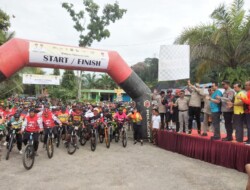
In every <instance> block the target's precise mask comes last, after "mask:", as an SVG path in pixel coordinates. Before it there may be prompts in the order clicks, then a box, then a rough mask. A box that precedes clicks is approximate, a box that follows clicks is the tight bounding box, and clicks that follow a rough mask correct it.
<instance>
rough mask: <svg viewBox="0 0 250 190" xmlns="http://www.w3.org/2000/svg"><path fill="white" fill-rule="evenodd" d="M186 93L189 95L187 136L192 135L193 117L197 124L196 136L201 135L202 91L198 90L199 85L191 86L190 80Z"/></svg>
mask: <svg viewBox="0 0 250 190" xmlns="http://www.w3.org/2000/svg"><path fill="white" fill-rule="evenodd" d="M187 89H188V91H189V92H190V93H191V97H190V100H189V122H188V134H191V133H192V127H193V120H194V117H195V120H196V123H197V129H198V134H200V133H201V121H200V117H201V116H200V115H201V99H202V97H203V95H204V93H203V90H202V89H201V88H200V85H199V84H198V83H196V84H195V85H192V84H191V83H190V80H188V88H187Z"/></svg>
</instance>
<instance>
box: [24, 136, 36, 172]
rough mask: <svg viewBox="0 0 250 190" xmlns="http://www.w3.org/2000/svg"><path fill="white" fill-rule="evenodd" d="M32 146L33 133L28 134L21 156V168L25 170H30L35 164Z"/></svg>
mask: <svg viewBox="0 0 250 190" xmlns="http://www.w3.org/2000/svg"><path fill="white" fill-rule="evenodd" d="M33 144H34V140H33V133H30V137H29V141H28V144H27V145H26V147H25V150H24V154H23V166H24V168H25V169H26V170H30V169H31V168H32V167H33V165H34V162H35V150H34V146H33ZM29 162H30V163H29Z"/></svg>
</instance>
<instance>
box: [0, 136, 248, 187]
mask: <svg viewBox="0 0 250 190" xmlns="http://www.w3.org/2000/svg"><path fill="white" fill-rule="evenodd" d="M38 154H39V156H38V157H36V160H35V164H34V167H33V168H32V169H31V170H30V171H26V170H25V169H24V167H23V165H22V156H21V155H19V154H18V153H17V150H16V148H15V149H14V150H13V152H12V153H11V154H10V159H9V160H8V161H6V160H5V158H4V156H5V149H4V150H3V151H2V159H1V161H0V171H1V174H0V189H6V190H7V189H10V190H12V189H13V190H22V189H23V190H27V189H37V190H40V189H41V190H45V189H46V190H50V189H51V190H52V189H53V190H57V189H60V190H64V189H65V190H69V189H72V190H76V189H87V190H92V189H93V190H98V189H102V190H104V189H108V190H113V189H117V190H118V189H119V190H123V189H124V190H125V189H129V190H130V189H132V190H140V189H141V190H147V189H149V190H154V189H158V190H161V189H162V190H166V189H167V190H168V189H169V190H175V189H177V190H196V189H197V190H210V189H211V190H222V189H225V190H238V189H239V190H242V189H245V185H246V182H247V176H246V174H244V173H240V172H238V171H236V170H232V169H227V168H223V167H220V166H215V165H212V164H209V163H206V162H202V161H199V160H195V159H191V158H188V157H185V156H182V155H179V154H176V153H172V152H168V151H165V150H163V149H160V148H157V147H154V146H152V145H151V144H148V143H144V145H143V146H140V145H139V144H136V145H133V142H132V141H129V142H128V146H127V148H123V147H122V145H121V143H119V144H117V143H114V142H112V144H111V147H110V149H107V148H106V147H105V145H104V144H98V145H97V149H96V151H95V152H92V151H91V150H90V145H89V142H88V143H87V144H86V145H85V146H84V147H80V149H79V150H77V152H76V153H75V154H74V155H68V154H67V152H66V149H65V148H64V147H63V146H61V147H60V148H59V149H55V154H54V157H53V158H52V159H48V157H47V154H46V151H45V149H43V148H42V146H41V144H40V146H39V151H38Z"/></svg>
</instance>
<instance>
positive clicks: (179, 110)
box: [152, 80, 250, 145]
mask: <svg viewBox="0 0 250 190" xmlns="http://www.w3.org/2000/svg"><path fill="white" fill-rule="evenodd" d="M219 85H221V86H222V88H220V89H219ZM166 92H167V94H165V91H160V92H158V91H157V90H154V92H153V94H152V101H153V117H152V129H153V141H154V143H156V141H157V136H156V134H157V132H156V131H157V130H159V129H161V130H164V129H166V130H172V126H173V125H174V124H175V126H176V128H175V131H176V132H178V133H187V134H192V133H193V126H194V122H193V121H196V127H197V132H198V134H199V135H201V136H208V133H207V132H208V131H209V130H210V131H212V132H213V136H211V140H222V141H233V140H235V141H236V142H239V143H242V142H244V143H245V144H246V145H250V81H247V82H246V83H245V85H244V86H243V84H241V83H239V82H237V83H234V84H233V86H232V87H231V86H230V82H229V81H228V80H223V81H222V82H221V84H218V83H217V82H213V83H212V84H211V85H209V86H203V87H202V88H201V87H200V84H198V83H195V84H194V85H193V84H191V82H190V81H189V80H188V81H187V86H186V87H185V88H183V89H182V90H176V91H175V94H173V91H172V90H171V89H168V90H167V91H166ZM222 118H223V119H224V121H225V122H224V123H225V129H226V135H227V136H226V137H225V138H222V139H221V121H222ZM201 119H203V122H201ZM156 121H157V122H156ZM201 124H202V125H201ZM244 126H246V128H247V140H246V141H243V140H244ZM209 127H210V129H209ZM234 130H235V139H234V138H233V132H234Z"/></svg>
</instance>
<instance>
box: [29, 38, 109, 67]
mask: <svg viewBox="0 0 250 190" xmlns="http://www.w3.org/2000/svg"><path fill="white" fill-rule="evenodd" d="M108 62H109V56H108V52H106V51H101V50H93V49H86V48H80V47H69V46H62V45H53V44H45V43H40V42H30V43H29V63H30V64H32V63H42V64H48V66H49V65H63V66H70V67H79V68H96V69H107V67H108Z"/></svg>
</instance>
